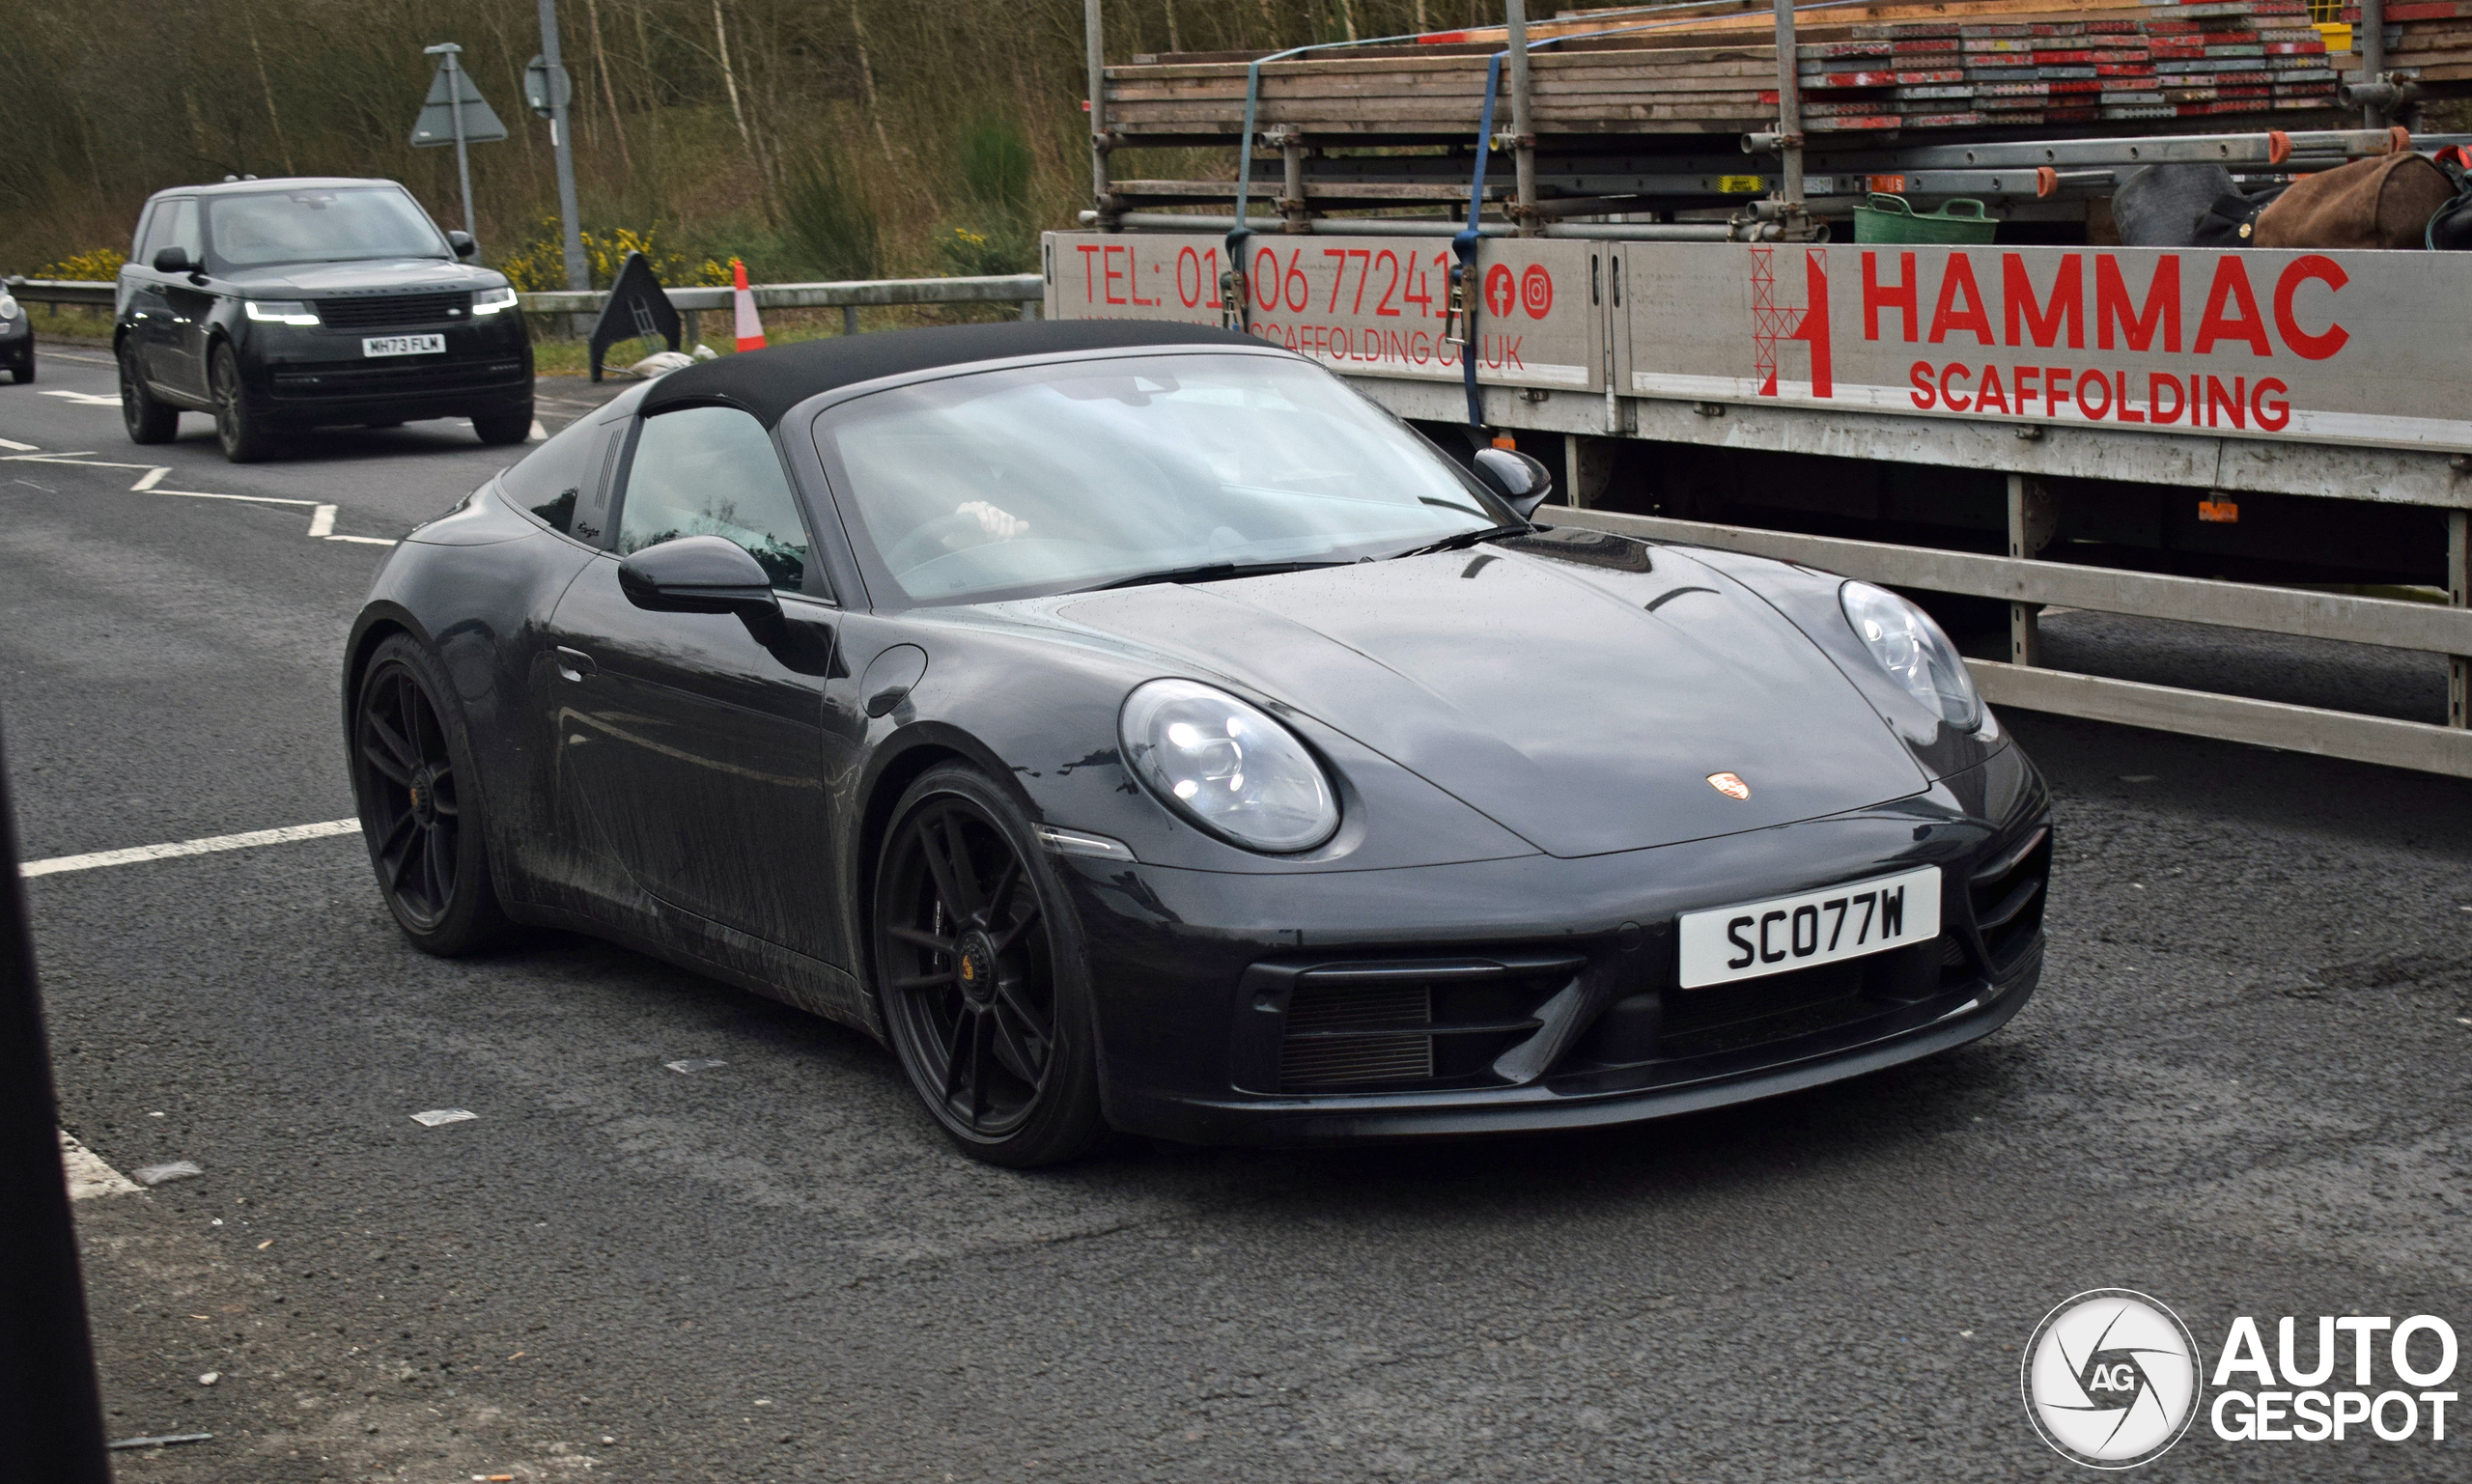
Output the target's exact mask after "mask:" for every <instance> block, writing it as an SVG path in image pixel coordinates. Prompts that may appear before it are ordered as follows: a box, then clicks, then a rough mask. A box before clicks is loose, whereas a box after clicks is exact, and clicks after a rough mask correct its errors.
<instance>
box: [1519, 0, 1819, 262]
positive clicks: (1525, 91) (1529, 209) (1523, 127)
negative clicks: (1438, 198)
mask: <svg viewBox="0 0 2472 1484" xmlns="http://www.w3.org/2000/svg"><path fill="white" fill-rule="evenodd" d="M1779 3H1780V4H1784V3H1787V0H1779ZM1504 11H1505V14H1506V15H1507V18H1508V20H1509V23H1510V24H1509V30H1510V38H1509V40H1510V132H1511V160H1512V163H1513V166H1514V169H1515V172H1516V181H1517V185H1518V191H1519V195H1518V199H1517V200H1516V201H1515V202H1514V203H1513V204H1512V206H1511V213H1510V214H1511V221H1512V222H1513V223H1514V224H1515V225H1516V226H1517V227H1518V229H1519V235H1520V236H1522V237H1532V236H1534V235H1535V233H1536V230H1537V221H1536V135H1535V133H1534V131H1533V130H1532V128H1531V126H1530V122H1529V115H1528V105H1529V88H1528V3H1527V0H1507V4H1506V5H1505V7H1504ZM1491 144H1492V141H1490V140H1488V141H1487V145H1488V147H1489V148H1490V147H1491Z"/></svg>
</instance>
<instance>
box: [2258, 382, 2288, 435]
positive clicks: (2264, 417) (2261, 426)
mask: <svg viewBox="0 0 2472 1484" xmlns="http://www.w3.org/2000/svg"><path fill="white" fill-rule="evenodd" d="M2268 387H2273V388H2274V389H2275V391H2276V392H2277V393H2284V392H2289V391H2290V390H2291V388H2290V387H2288V386H2286V385H2284V384H2283V382H2281V381H2279V380H2277V379H2276V378H2273V377H2260V378H2258V384H2257V385H2256V386H2255V387H2253V388H2251V390H2250V392H2249V414H2250V415H2251V416H2252V417H2255V418H2256V419H2257V420H2258V430H2259V431H2260V432H2261V433H2281V432H2283V431H2284V429H2285V428H2287V427H2289V426H2290V424H2291V403H2290V402H2289V400H2285V399H2282V398H2281V397H2278V399H2277V401H2276V402H2275V403H2274V404H2273V406H2268V405H2267V403H2266V388H2268ZM2269 419H2271V421H2269Z"/></svg>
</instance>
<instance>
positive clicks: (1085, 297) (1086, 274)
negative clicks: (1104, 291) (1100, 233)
mask: <svg viewBox="0 0 2472 1484" xmlns="http://www.w3.org/2000/svg"><path fill="white" fill-rule="evenodd" d="M1077 250H1078V251H1079V252H1080V253H1081V254H1082V302H1083V303H1085V304H1095V303H1097V302H1098V301H1099V278H1098V271H1097V269H1096V267H1095V266H1094V265H1095V264H1096V262H1097V260H1098V256H1099V244H1098V243H1096V242H1083V243H1081V244H1080V245H1079V247H1078V249H1077Z"/></svg>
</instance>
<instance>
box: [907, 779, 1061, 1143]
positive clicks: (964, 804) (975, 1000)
mask: <svg viewBox="0 0 2472 1484" xmlns="http://www.w3.org/2000/svg"><path fill="white" fill-rule="evenodd" d="M870 917H871V923H872V928H873V932H872V935H871V936H872V938H873V945H874V950H875V955H874V962H875V968H876V987H877V994H878V998H879V1002H880V1003H881V1005H882V1007H883V1010H884V1017H885V1029H886V1030H887V1031H888V1032H889V1033H890V1036H891V1040H892V1046H893V1054H894V1055H895V1056H897V1057H899V1058H900V1061H901V1066H902V1071H903V1072H905V1073H906V1074H908V1076H909V1078H910V1085H911V1087H912V1088H913V1090H914V1091H915V1092H916V1093H917V1094H918V1097H919V1101H920V1102H922V1103H924V1104H925V1105H926V1106H927V1111H928V1114H929V1116H931V1117H933V1118H934V1119H935V1120H936V1122H937V1124H938V1126H939V1127H941V1128H942V1130H943V1131H944V1134H945V1135H946V1136H947V1137H949V1138H951V1139H952V1141H953V1142H954V1143H955V1144H956V1145H958V1146H959V1147H960V1148H961V1150H962V1152H963V1153H964V1154H967V1155H969V1156H970V1157H971V1158H972V1159H975V1160H982V1161H985V1162H988V1163H990V1164H1002V1165H1008V1166H1011V1167H1013V1168H1017V1169H1025V1168H1029V1167H1031V1166H1034V1165H1040V1164H1054V1163H1059V1162H1063V1161H1067V1160H1073V1159H1078V1158H1080V1157H1082V1156H1084V1155H1087V1154H1090V1153H1092V1152H1093V1151H1095V1150H1097V1149H1098V1148H1100V1147H1102V1146H1103V1145H1105V1144H1106V1143H1107V1142H1108V1140H1109V1138H1110V1131H1109V1129H1108V1126H1107V1122H1106V1120H1105V1118H1104V1117H1103V1116H1102V1115H1101V1112H1100V1106H1099V1059H1098V1038H1097V1034H1096V1027H1095V1024H1094V1022H1093V1018H1092V1014H1091V1009H1090V991H1089V974H1088V970H1087V966H1086V963H1085V960H1084V958H1083V956H1082V935H1081V930H1080V924H1079V922H1078V920H1077V919H1076V918H1075V916H1074V914H1073V910H1072V906H1071V904H1070V903H1069V901H1068V900H1067V899H1066V897H1065V893H1064V886H1063V882H1062V881H1061V879H1060V878H1059V877H1058V876H1057V874H1056V871H1055V868H1054V866H1053V863H1052V862H1051V861H1050V860H1049V859H1048V856H1047V853H1046V852H1044V851H1042V850H1040V849H1038V847H1037V845H1036V843H1035V842H1034V841H1033V839H1032V837H1031V834H1030V826H1029V821H1028V820H1026V819H1025V818H1024V817H1023V815H1022V811H1021V809H1020V808H1019V807H1018V806H1016V805H1015V804H1014V802H1013V801H1012V799H1011V798H1007V797H1006V796H1005V794H1004V793H1003V791H1002V790H1000V789H998V788H997V786H996V785H995V784H994V783H993V782H991V781H989V779H988V778H987V776H986V775H985V774H983V773H981V772H979V771H977V770H974V769H970V768H965V767H960V766H957V765H946V766H943V767H940V768H935V769H931V770H929V771H928V772H927V773H925V774H924V775H923V776H921V777H920V778H919V779H918V781H917V782H915V783H913V784H912V785H911V786H910V788H909V789H908V790H907V791H906V792H905V793H903V795H902V797H901V801H900V803H899V804H898V805H896V806H895V807H894V810H893V824H892V827H891V828H890V829H888V830H886V831H885V844H884V848H883V850H882V851H881V852H880V853H879V854H878V857H877V869H876V877H875V892H874V902H873V905H872V907H871V909H870Z"/></svg>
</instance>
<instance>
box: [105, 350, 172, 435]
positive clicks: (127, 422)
mask: <svg viewBox="0 0 2472 1484" xmlns="http://www.w3.org/2000/svg"><path fill="white" fill-rule="evenodd" d="M118 359H119V361H120V420H121V426H123V427H125V428H126V429H127V430H128V440H129V441H130V442H131V443H169V442H170V441H172V440H173V439H174V438H176V437H179V436H180V434H181V409H180V408H178V407H175V406H166V405H165V404H163V403H160V402H157V401H155V400H154V393H153V392H150V391H148V390H147V389H146V378H145V377H144V376H143V375H141V374H140V373H139V372H138V369H137V349H136V348H135V347H134V346H131V345H130V344H129V343H128V342H126V341H123V342H121V347H120V355H119V357H118Z"/></svg>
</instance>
